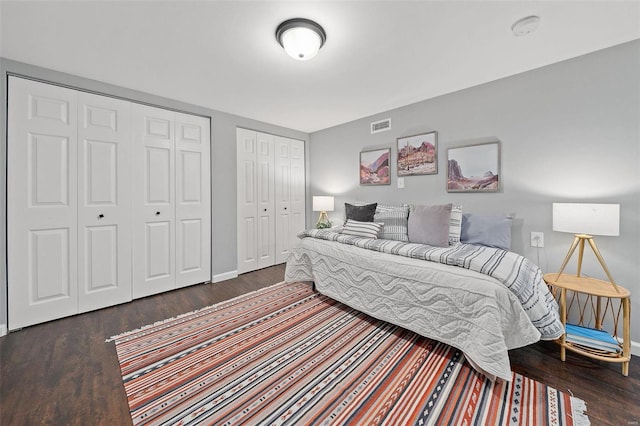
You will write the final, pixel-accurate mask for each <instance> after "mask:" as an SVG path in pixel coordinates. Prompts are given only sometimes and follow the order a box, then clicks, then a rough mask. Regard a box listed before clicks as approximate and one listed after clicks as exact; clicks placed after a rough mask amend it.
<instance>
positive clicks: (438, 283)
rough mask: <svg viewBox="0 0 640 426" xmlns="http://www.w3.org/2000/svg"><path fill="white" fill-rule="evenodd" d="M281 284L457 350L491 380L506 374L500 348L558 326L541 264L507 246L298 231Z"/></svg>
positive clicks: (549, 334) (546, 336)
mask: <svg viewBox="0 0 640 426" xmlns="http://www.w3.org/2000/svg"><path fill="white" fill-rule="evenodd" d="M299 237H300V241H299V244H298V245H297V246H296V247H295V248H294V249H293V250H292V252H291V253H290V255H289V258H288V260H287V264H286V272H285V280H286V281H287V282H294V281H313V282H314V285H315V287H316V289H317V290H318V291H319V292H320V293H322V294H325V295H327V296H329V297H331V298H333V299H335V300H338V301H340V302H342V303H344V304H346V305H348V306H350V307H352V308H355V309H358V310H360V311H362V312H364V313H367V314H369V315H371V316H373V317H375V318H377V319H380V320H384V321H388V322H391V323H393V324H396V325H399V326H402V327H404V328H407V329H409V330H412V331H414V332H416V333H419V334H421V335H423V336H425V337H429V338H432V339H436V340H438V341H441V342H444V343H447V344H449V345H452V346H454V347H456V348H458V349H460V350H462V351H463V352H464V353H465V356H466V358H467V359H468V360H469V362H470V363H471V364H472V365H473V366H474V368H476V369H477V370H478V371H480V372H482V373H483V374H485V375H487V377H489V378H491V379H496V378H499V379H504V380H507V381H509V380H511V368H510V364H509V356H508V350H510V349H515V348H518V347H522V346H526V345H529V344H531V343H534V342H536V341H538V340H540V339H543V340H554V339H556V338H558V337H559V336H560V335H561V334H562V331H563V328H562V324H561V322H560V319H559V314H558V306H557V303H556V301H555V300H554V299H553V297H552V295H551V294H550V293H549V290H548V288H547V286H546V285H545V284H544V282H543V280H542V272H541V271H540V269H539V268H538V267H537V266H536V265H535V264H533V263H532V262H530V261H528V259H526V258H524V257H522V256H520V255H518V254H516V253H513V252H511V251H508V250H504V249H500V248H494V247H485V246H481V245H477V244H464V243H458V244H455V245H451V246H447V247H435V246H431V245H427V244H418V243H410V242H406V241H396V240H389V239H372V238H366V237H360V236H354V235H345V234H344V233H341V232H337V231H336V230H332V229H328V230H327V229H324V230H318V229H316V230H307V231H304V232H302V233H301V234H300V235H299Z"/></svg>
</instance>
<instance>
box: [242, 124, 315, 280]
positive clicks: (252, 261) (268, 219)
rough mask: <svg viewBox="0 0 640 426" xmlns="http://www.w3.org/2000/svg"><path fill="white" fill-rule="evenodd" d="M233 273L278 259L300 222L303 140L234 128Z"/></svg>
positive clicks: (284, 253)
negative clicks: (235, 254)
mask: <svg viewBox="0 0 640 426" xmlns="http://www.w3.org/2000/svg"><path fill="white" fill-rule="evenodd" d="M237 193H238V200H237V201H238V203H237V207H238V223H237V232H238V273H245V272H249V271H253V270H255V269H259V268H264V267H267V266H271V265H275V264H278V263H283V262H285V261H286V260H287V257H288V255H289V252H290V251H291V248H292V247H293V245H294V244H295V243H296V240H297V238H296V235H297V234H298V233H299V232H300V231H302V230H303V229H304V227H305V167H304V141H300V140H294V139H288V138H284V137H280V136H273V135H270V134H266V133H261V132H256V131H253V130H248V129H241V128H239V129H237Z"/></svg>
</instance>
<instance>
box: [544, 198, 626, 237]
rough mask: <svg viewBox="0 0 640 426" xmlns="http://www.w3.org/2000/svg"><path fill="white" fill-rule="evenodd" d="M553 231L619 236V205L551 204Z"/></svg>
mask: <svg viewBox="0 0 640 426" xmlns="http://www.w3.org/2000/svg"><path fill="white" fill-rule="evenodd" d="M553 230H554V231H559V232H571V233H573V234H589V235H609V236H617V235H620V204H585V203H553Z"/></svg>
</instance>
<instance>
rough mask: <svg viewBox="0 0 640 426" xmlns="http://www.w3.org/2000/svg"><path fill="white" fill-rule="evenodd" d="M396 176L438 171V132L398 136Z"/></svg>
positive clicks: (431, 173)
mask: <svg viewBox="0 0 640 426" xmlns="http://www.w3.org/2000/svg"><path fill="white" fill-rule="evenodd" d="M397 166H398V177H403V176H412V175H434V174H437V173H438V132H428V133H422V134H419V135H413V136H405V137H402V138H398V161H397Z"/></svg>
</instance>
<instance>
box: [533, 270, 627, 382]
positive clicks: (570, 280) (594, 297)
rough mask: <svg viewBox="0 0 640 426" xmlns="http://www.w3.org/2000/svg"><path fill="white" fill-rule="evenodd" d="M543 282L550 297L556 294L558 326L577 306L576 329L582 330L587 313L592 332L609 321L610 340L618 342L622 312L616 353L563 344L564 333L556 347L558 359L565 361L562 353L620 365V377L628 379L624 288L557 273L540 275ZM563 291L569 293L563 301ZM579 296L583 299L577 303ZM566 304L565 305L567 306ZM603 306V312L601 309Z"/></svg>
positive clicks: (625, 293) (565, 294) (586, 319)
mask: <svg viewBox="0 0 640 426" xmlns="http://www.w3.org/2000/svg"><path fill="white" fill-rule="evenodd" d="M543 278H544V281H545V282H546V283H547V284H548V285H550V286H552V287H553V290H554V295H555V294H556V291H557V290H560V301H559V304H560V319H561V320H562V324H563V325H565V326H566V324H567V314H568V313H569V312H570V311H571V308H572V307H574V306H577V309H579V311H578V314H579V320H578V323H577V324H576V325H580V326H586V325H587V324H585V323H586V322H587V321H588V320H589V318H585V315H586V314H587V313H589V312H590V313H591V315H592V316H593V318H592V320H593V321H594V323H595V325H594V327H593V328H596V329H598V330H602V326H603V322H604V321H605V319H607V318H609V319H610V320H611V321H612V323H613V328H614V329H613V332H612V336H613V337H614V338H616V339H618V340H619V335H618V325H619V321H620V311H621V310H622V343H621V344H619V346H620V348H621V351H620V352H610V351H605V350H598V349H592V348H589V347H587V346H583V345H577V344H575V343H571V342H567V335H566V333H565V334H563V335H562V336H561V337H560V339H558V343H559V344H560V359H561V360H562V361H564V360H565V357H566V350H567V349H569V350H570V351H573V352H576V353H579V354H581V355H584V356H587V357H590V358H594V359H599V360H601V361H608V362H618V363H622V375H624V376H628V375H629V361H630V360H631V331H630V329H629V328H630V326H631V293H630V292H629V290H627V289H626V288H624V287H621V286H619V285H616V286H615V287H614V286H613V285H612V284H611V283H610V282H609V281H603V280H598V279H595V278H589V277H581V276H576V275H572V274H564V273H563V274H561V275H560V276H559V277H558V274H557V273H548V274H544V277H543ZM567 290H568V291H571V292H572V296H571V298H570V300H569V301H567ZM580 295H583V296H582V298H583V299H584V300H581V298H580ZM616 299H619V300H620V303H619V305H618V308H617V309H616V308H615V307H614V303H613V301H615V300H616ZM567 303H568V304H567ZM603 303H604V308H603Z"/></svg>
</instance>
